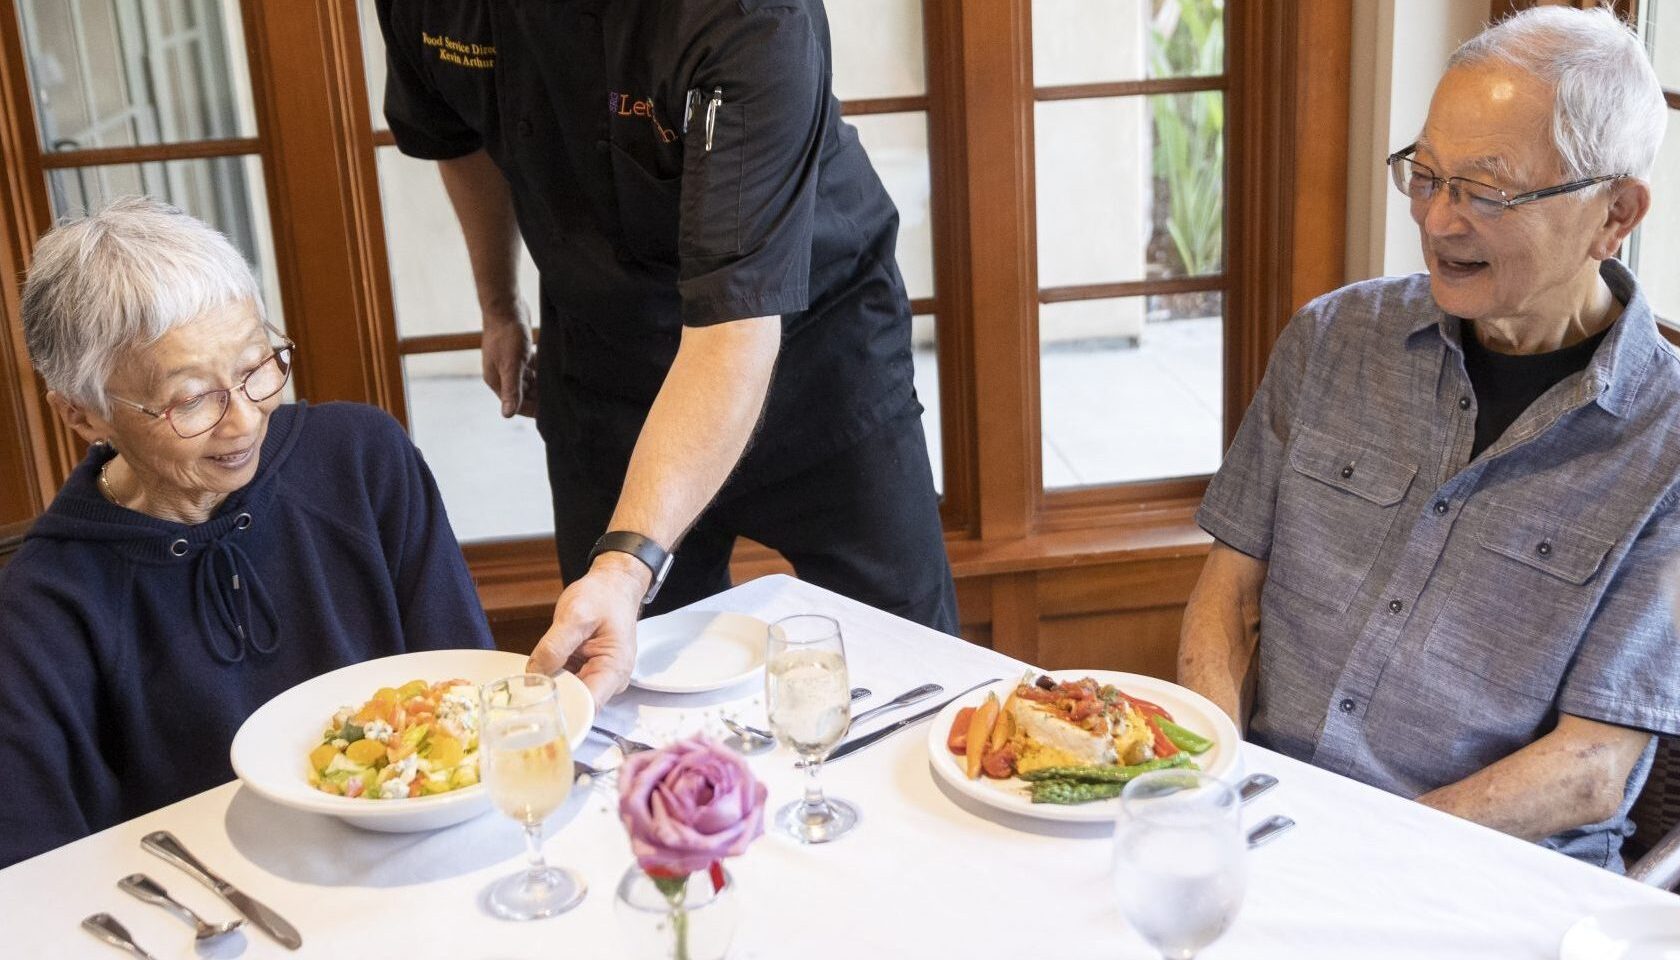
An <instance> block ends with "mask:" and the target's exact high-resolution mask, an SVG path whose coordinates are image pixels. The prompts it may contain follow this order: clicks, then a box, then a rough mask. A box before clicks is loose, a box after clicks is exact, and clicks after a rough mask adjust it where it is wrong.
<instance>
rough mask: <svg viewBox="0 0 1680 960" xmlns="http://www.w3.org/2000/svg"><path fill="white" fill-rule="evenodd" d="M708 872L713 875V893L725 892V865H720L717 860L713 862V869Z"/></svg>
mask: <svg viewBox="0 0 1680 960" xmlns="http://www.w3.org/2000/svg"><path fill="white" fill-rule="evenodd" d="M706 872H707V873H709V874H711V877H712V892H713V893H720V892H722V891H723V864H722V863H720V862H719V861H717V860H713V861H712V865H711V867H710V868H709V869H708V870H707V871H706Z"/></svg>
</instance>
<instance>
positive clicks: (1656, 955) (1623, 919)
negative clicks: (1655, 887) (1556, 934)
mask: <svg viewBox="0 0 1680 960" xmlns="http://www.w3.org/2000/svg"><path fill="white" fill-rule="evenodd" d="M1558 960H1680V907H1674V906H1669V905H1668V904H1661V903H1648V904H1643V905H1641V906H1637V907H1623V908H1621V909H1619V910H1608V911H1605V912H1604V913H1595V914H1592V915H1591V916H1587V917H1583V918H1582V919H1581V920H1580V921H1579V922H1578V923H1576V924H1575V925H1574V926H1573V927H1570V928H1569V932H1568V933H1565V934H1564V935H1563V942H1561V943H1559V944H1558Z"/></svg>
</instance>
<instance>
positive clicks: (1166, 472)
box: [1038, 293, 1224, 489]
mask: <svg viewBox="0 0 1680 960" xmlns="http://www.w3.org/2000/svg"><path fill="white" fill-rule="evenodd" d="M1221 311H1222V306H1221V298H1220V295H1219V294H1217V293H1195V294H1175V295H1172V296H1151V297H1128V298H1124V299H1118V300H1083V301H1077V302H1073V303H1047V304H1043V305H1042V306H1040V307H1039V321H1038V329H1039V356H1040V360H1039V362H1040V364H1041V367H1040V373H1039V383H1040V390H1041V396H1042V401H1041V404H1042V407H1043V417H1044V450H1043V456H1044V486H1045V488H1046V489H1059V488H1068V487H1083V486H1092V485H1098V484H1113V483H1126V482H1130V481H1134V480H1159V479H1166V478H1169V477H1188V476H1197V475H1200V474H1208V473H1212V472H1213V471H1214V469H1215V468H1217V467H1218V466H1219V458H1220V454H1221V453H1222V452H1223V447H1224V435H1223V430H1222V425H1223V422H1224V421H1223V416H1224V373H1223V370H1224V367H1223V363H1224V361H1223V356H1222V354H1223V348H1224V322H1223V320H1222V318H1221V316H1220V314H1221Z"/></svg>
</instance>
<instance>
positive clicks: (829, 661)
mask: <svg viewBox="0 0 1680 960" xmlns="http://www.w3.org/2000/svg"><path fill="white" fill-rule="evenodd" d="M769 643H770V645H769V650H768V651H767V652H766V654H765V658H764V664H765V668H764V694H765V700H766V702H767V703H768V705H769V708H770V729H771V730H772V731H774V732H775V734H776V739H778V740H780V741H781V742H782V743H783V744H786V745H787V746H789V747H791V748H793V750H794V752H795V753H798V754H799V756H800V759H801V760H803V761H804V767H805V773H806V779H805V797H804V799H802V800H796V801H794V802H793V803H790V804H788V805H787V806H785V807H783V808H782V809H781V810H779V811H777V813H776V824H777V826H778V827H780V828H781V830H782V831H783V832H784V833H787V834H789V835H790V836H792V837H793V838H794V839H795V840H798V841H799V842H800V843H827V842H828V841H830V840H833V839H836V838H837V837H840V836H842V835H843V834H845V833H846V832H847V831H849V830H851V829H852V827H854V826H856V825H857V821H858V811H857V807H854V806H852V805H851V804H849V803H847V802H846V801H844V800H835V799H832V798H827V797H824V796H823V792H822V786H821V785H820V784H819V783H818V782H817V775H818V774H819V773H821V772H822V762H823V758H824V757H826V756H828V751H830V750H832V749H834V745H835V744H837V743H839V742H840V738H841V737H844V736H845V735H846V729H847V728H848V727H850V726H851V721H852V696H851V690H850V687H851V683H850V681H849V680H848V679H847V677H846V647H845V644H844V643H843V642H842V641H841V639H840V624H838V623H836V622H835V621H834V618H833V617H825V616H822V615H820V614H799V615H797V616H792V617H784V618H782V619H780V620H777V621H776V622H775V623H774V624H772V625H771V627H770V641H769Z"/></svg>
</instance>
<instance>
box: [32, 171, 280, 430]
mask: <svg viewBox="0 0 1680 960" xmlns="http://www.w3.org/2000/svg"><path fill="white" fill-rule="evenodd" d="M246 300H249V301H251V303H253V304H254V305H255V308H256V311H257V316H258V317H259V318H261V317H262V315H263V306H262V297H261V295H260V294H259V293H258V290H257V281H256V278H255V277H254V276H252V274H251V267H250V265H249V264H247V263H246V262H245V258H244V257H243V256H241V255H240V253H239V251H238V250H235V249H234V247H233V244H231V243H229V242H228V239H227V237H225V236H223V235H222V234H220V233H217V232H216V231H215V230H213V229H211V228H210V227H209V226H208V225H206V224H205V223H203V222H202V221H200V220H197V219H194V218H193V217H191V216H188V215H187V214H186V213H183V212H182V211H181V210H179V209H177V208H175V207H173V206H170V205H169V204H167V203H163V202H162V201H159V200H154V199H151V198H148V197H124V198H123V199H120V200H117V201H115V202H113V203H112V204H110V205H109V206H107V207H106V208H105V209H103V210H101V211H99V212H98V213H95V214H92V215H90V216H87V217H83V218H81V219H77V220H67V221H64V222H63V223H61V224H59V225H58V226H57V227H55V228H53V229H52V230H51V231H49V232H48V233H47V235H46V236H44V237H42V238H41V241H40V243H38V244H37V245H36V247H35V254H34V260H33V262H32V263H31V264H30V266H29V276H28V277H27V278H26V279H25V280H24V285H23V296H22V313H23V335H24V341H25V343H26V344H27V346H28V348H29V359H30V360H31V362H33V363H34V364H35V369H36V370H39V371H40V373H41V377H42V378H43V379H45V380H46V382H47V387H48V388H49V389H52V390H56V391H58V392H59V393H61V394H63V395H64V396H65V398H66V399H69V400H70V401H72V402H74V403H79V404H82V405H85V406H89V407H92V408H93V409H94V410H96V411H98V412H99V413H100V414H101V415H108V414H109V412H110V411H109V408H108V405H107V403H106V398H105V382H106V380H108V379H109V378H110V375H111V371H112V369H113V368H114V367H115V366H116V364H117V362H118V361H119V360H120V359H121V358H122V356H123V354H124V353H125V352H126V351H128V350H130V349H133V348H135V347H142V346H146V345H147V344H152V343H156V342H157V341H158V340H159V339H160V338H162V337H163V336H164V335H165V334H167V333H168V332H169V331H170V330H172V329H174V328H175V327H178V326H180V325H182V324H184V323H186V322H188V321H190V320H192V319H194V318H195V317H198V316H200V315H202V314H204V313H206V312H207V311H210V310H214V309H216V308H218V307H223V306H226V305H227V304H230V303H237V302H240V301H246Z"/></svg>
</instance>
